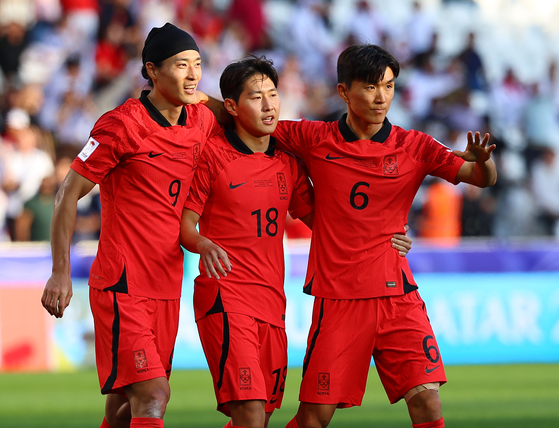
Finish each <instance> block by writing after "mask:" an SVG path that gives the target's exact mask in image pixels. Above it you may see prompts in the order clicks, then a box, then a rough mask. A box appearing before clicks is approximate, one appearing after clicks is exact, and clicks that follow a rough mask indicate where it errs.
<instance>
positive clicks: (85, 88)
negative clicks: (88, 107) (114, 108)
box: [39, 53, 93, 131]
mask: <svg viewBox="0 0 559 428" xmlns="http://www.w3.org/2000/svg"><path fill="white" fill-rule="evenodd" d="M82 59H83V58H82V57H81V55H79V54H77V53H76V54H71V55H69V56H68V57H67V58H66V61H65V62H64V64H63V66H62V69H61V70H60V71H59V72H58V73H55V75H54V76H53V79H52V80H51V82H50V83H49V84H48V85H47V86H46V87H45V102H44V104H43V108H42V109H41V111H40V113H39V122H40V124H41V126H42V127H44V128H46V129H48V130H49V131H56V129H57V124H58V120H59V111H60V108H61V107H62V105H63V104H64V99H65V97H66V94H68V93H69V92H71V93H72V94H73V96H74V97H76V98H80V99H83V98H85V97H87V96H88V95H89V93H90V90H91V87H92V81H93V74H92V73H90V70H88V67H87V66H84V64H83V63H82Z"/></svg>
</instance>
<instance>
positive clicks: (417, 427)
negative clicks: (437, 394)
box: [286, 417, 444, 428]
mask: <svg viewBox="0 0 559 428" xmlns="http://www.w3.org/2000/svg"><path fill="white" fill-rule="evenodd" d="M412 426H413V428H444V419H443V418H442V417H441V418H440V419H437V420H436V421H433V422H425V423H422V424H412ZM286 428H287V427H286Z"/></svg>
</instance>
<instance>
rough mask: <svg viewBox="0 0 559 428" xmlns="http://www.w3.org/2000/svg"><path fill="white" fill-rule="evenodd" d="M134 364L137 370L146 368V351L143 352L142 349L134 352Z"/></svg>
mask: <svg viewBox="0 0 559 428" xmlns="http://www.w3.org/2000/svg"><path fill="white" fill-rule="evenodd" d="M134 362H135V363H136V368H137V369H145V368H146V367H147V366H148V360H147V358H146V351H144V350H143V349H140V350H138V351H134Z"/></svg>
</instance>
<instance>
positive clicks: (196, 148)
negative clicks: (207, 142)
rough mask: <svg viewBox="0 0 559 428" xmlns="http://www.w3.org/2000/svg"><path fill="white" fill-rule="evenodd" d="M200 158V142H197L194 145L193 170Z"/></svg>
mask: <svg viewBox="0 0 559 428" xmlns="http://www.w3.org/2000/svg"><path fill="white" fill-rule="evenodd" d="M198 159H200V143H196V144H194V146H193V147H192V171H194V168H196V165H198Z"/></svg>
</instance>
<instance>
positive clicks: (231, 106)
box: [223, 98, 238, 116]
mask: <svg viewBox="0 0 559 428" xmlns="http://www.w3.org/2000/svg"><path fill="white" fill-rule="evenodd" d="M223 105H224V106H225V110H227V112H228V113H229V114H230V115H231V116H238V113H237V103H236V102H235V100H232V99H231V98H225V100H224V101H223Z"/></svg>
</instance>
